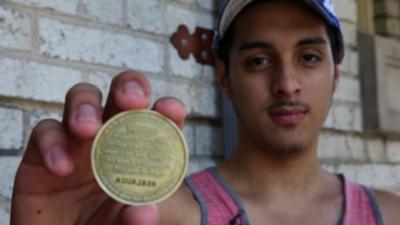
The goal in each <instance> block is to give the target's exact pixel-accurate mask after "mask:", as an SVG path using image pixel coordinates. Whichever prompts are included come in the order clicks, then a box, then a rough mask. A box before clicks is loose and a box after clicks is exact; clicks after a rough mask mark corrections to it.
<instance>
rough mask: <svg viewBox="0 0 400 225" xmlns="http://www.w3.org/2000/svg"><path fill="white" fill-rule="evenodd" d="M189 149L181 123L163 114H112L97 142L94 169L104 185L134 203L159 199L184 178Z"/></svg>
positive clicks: (117, 196)
mask: <svg viewBox="0 0 400 225" xmlns="http://www.w3.org/2000/svg"><path fill="white" fill-rule="evenodd" d="M188 161H189V155H188V149H187V145H186V141H185V138H184V136H183V134H182V132H181V131H180V130H179V128H178V127H177V126H176V125H175V124H174V123H173V122H172V121H170V120H169V119H167V118H166V117H164V116H162V115H161V114H159V113H157V112H154V111H150V110H133V111H127V112H123V113H120V114H118V115H116V116H114V117H113V118H112V119H110V120H109V121H108V122H107V123H106V124H104V126H103V127H102V129H101V130H100V131H99V132H98V134H97V135H96V138H95V140H94V142H93V146H92V155H91V162H92V169H93V173H94V176H95V178H96V180H97V182H98V184H99V185H100V187H101V188H102V189H103V190H104V191H105V192H106V193H107V194H108V195H109V196H111V197H112V198H113V199H115V200H117V201H119V202H121V203H124V204H129V205H143V204H149V203H158V202H160V201H162V200H164V199H166V198H168V197H169V196H170V195H172V194H173V193H174V192H175V191H176V190H177V189H178V187H179V186H180V184H181V183H182V180H183V178H184V177H185V175H186V171H187V167H188Z"/></svg>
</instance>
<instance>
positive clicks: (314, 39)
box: [296, 37, 327, 46]
mask: <svg viewBox="0 0 400 225" xmlns="http://www.w3.org/2000/svg"><path fill="white" fill-rule="evenodd" d="M326 43H327V41H326V40H325V39H324V38H322V37H311V38H304V39H301V40H300V41H298V42H297V44H296V46H302V45H315V44H323V45H326Z"/></svg>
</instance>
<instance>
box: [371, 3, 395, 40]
mask: <svg viewBox="0 0 400 225" xmlns="http://www.w3.org/2000/svg"><path fill="white" fill-rule="evenodd" d="M374 3H375V29H376V32H377V33H378V34H380V35H384V36H388V37H392V38H397V39H400V1H398V0H375V1H374Z"/></svg>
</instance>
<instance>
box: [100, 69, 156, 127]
mask: <svg viewBox="0 0 400 225" xmlns="http://www.w3.org/2000/svg"><path fill="white" fill-rule="evenodd" d="M150 98H151V88H150V82H149V80H148V79H147V78H146V77H145V76H144V75H142V74H140V73H138V72H136V71H125V72H123V73H121V74H119V75H118V76H116V77H115V78H114V79H113V81H112V83H111V87H110V93H109V95H108V98H107V103H106V106H105V108H104V114H103V121H106V120H108V119H109V118H111V117H112V116H114V115H115V114H117V113H119V112H122V111H125V110H133V109H146V108H148V106H149V104H150Z"/></svg>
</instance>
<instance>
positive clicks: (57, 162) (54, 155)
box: [48, 146, 70, 169]
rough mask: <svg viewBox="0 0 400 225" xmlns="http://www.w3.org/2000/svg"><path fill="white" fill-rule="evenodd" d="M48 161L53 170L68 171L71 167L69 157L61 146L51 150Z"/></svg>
mask: <svg viewBox="0 0 400 225" xmlns="http://www.w3.org/2000/svg"><path fill="white" fill-rule="evenodd" d="M48 160H49V163H50V166H51V167H52V168H53V169H55V168H58V169H60V168H61V169H66V168H68V167H69V166H70V161H69V159H68V156H67V154H65V152H64V150H63V148H62V147H60V146H54V147H53V148H51V149H50V151H49V156H48Z"/></svg>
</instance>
